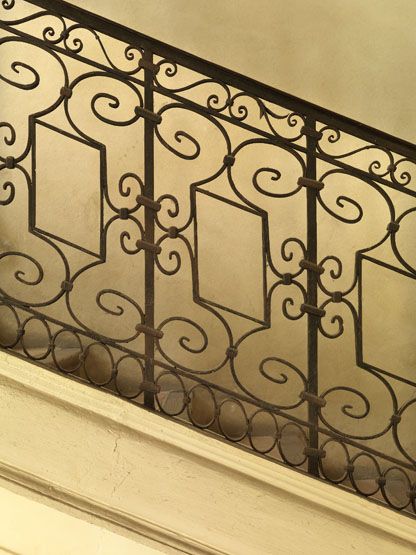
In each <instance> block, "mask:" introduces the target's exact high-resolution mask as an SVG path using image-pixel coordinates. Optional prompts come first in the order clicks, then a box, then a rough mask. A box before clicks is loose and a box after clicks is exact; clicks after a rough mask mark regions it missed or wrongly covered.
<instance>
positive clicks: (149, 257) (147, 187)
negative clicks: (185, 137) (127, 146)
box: [143, 48, 155, 409]
mask: <svg viewBox="0 0 416 555" xmlns="http://www.w3.org/2000/svg"><path fill="white" fill-rule="evenodd" d="M143 61H145V62H147V63H148V64H149V65H150V66H151V64H152V63H153V54H152V52H151V51H149V50H148V49H147V48H146V49H145V50H144V52H143ZM143 71H144V75H145V86H144V107H145V109H146V110H149V112H153V72H152V70H151V69H149V68H148V67H145V68H144V70H143ZM144 194H145V196H146V197H147V198H149V199H152V200H153V198H154V122H153V121H152V120H151V119H149V118H144ZM144 211H145V220H144V227H145V241H146V242H147V243H151V244H153V243H154V237H155V229H154V225H155V221H154V219H155V213H154V210H153V209H151V208H150V207H148V206H144ZM154 257H155V253H154V252H152V251H151V250H145V325H146V326H147V327H148V328H150V329H153V328H154V319H155V317H154V310H155V308H154V296H155V285H154V273H155V260H154ZM154 350H155V338H154V336H153V335H151V334H148V333H147V334H146V336H145V355H146V361H145V381H146V382H147V383H148V384H151V383H154ZM144 404H145V406H146V407H147V408H150V409H154V408H155V394H154V392H153V391H145V392H144Z"/></svg>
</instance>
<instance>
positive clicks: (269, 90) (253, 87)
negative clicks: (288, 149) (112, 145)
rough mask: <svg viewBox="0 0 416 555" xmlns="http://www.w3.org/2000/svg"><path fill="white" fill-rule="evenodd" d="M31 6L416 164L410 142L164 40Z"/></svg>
mask: <svg viewBox="0 0 416 555" xmlns="http://www.w3.org/2000/svg"><path fill="white" fill-rule="evenodd" d="M28 2H29V3H30V4H33V5H35V6H38V7H40V8H43V9H47V10H49V11H52V12H57V13H59V15H61V16H63V17H67V18H69V19H72V20H74V21H77V22H80V23H83V24H85V25H87V26H88V27H92V28H94V29H95V30H96V31H99V32H102V33H104V34H106V35H109V36H111V37H113V38H115V39H118V40H121V41H124V42H128V43H130V44H132V45H135V46H140V47H143V48H149V49H151V50H152V51H153V53H154V54H156V55H158V56H162V57H165V58H168V59H173V60H174V61H175V62H177V63H179V64H182V65H183V66H185V67H187V68H189V69H191V70H194V71H198V72H201V73H203V74H204V75H207V76H208V77H212V78H214V79H219V80H220V81H225V82H226V83H228V84H229V85H231V86H233V87H236V88H239V89H243V90H244V91H246V92H248V93H250V94H253V95H255V96H259V97H261V98H263V99H264V100H267V101H270V102H276V103H277V104H279V105H281V106H282V107H284V108H287V109H289V110H293V111H296V112H299V113H302V114H304V115H306V116H310V117H312V118H315V119H317V120H319V121H321V122H322V123H324V124H327V125H335V126H336V127H338V128H339V129H340V130H342V131H345V132H346V133H350V134H352V135H355V136H357V137H359V138H361V139H364V140H366V141H368V142H371V143H373V144H374V145H377V146H379V147H382V148H387V149H389V150H390V149H391V150H393V151H395V152H397V153H398V154H401V155H403V156H405V157H408V158H410V159H413V160H415V161H416V145H415V144H413V143H411V142H409V141H406V140H403V139H400V138H398V137H395V136H393V135H390V134H389V133H385V132H384V131H380V130H378V129H376V128H374V127H371V126H369V125H366V124H364V123H361V122H359V121H356V120H354V119H352V118H349V117H346V116H343V115H340V114H337V113H336V112H333V111H331V110H328V109H326V108H322V107H320V106H318V105H316V104H313V103H312V102H308V101H306V100H302V99H300V98H297V97H296V96H294V95H291V94H289V93H286V92H283V91H280V90H279V89H276V88H274V87H271V86H270V85H265V84H264V83H260V82H259V81H256V80H255V79H252V78H250V77H246V76H245V75H242V74H240V73H238V72H235V71H232V70H229V69H226V68H224V67H222V66H220V65H218V64H215V63H213V62H209V61H207V60H204V59H202V58H199V57H198V56H195V55H193V54H189V53H188V52H185V51H184V50H181V49H179V48H176V47H174V46H170V45H168V44H166V43H164V42H162V41H160V40H157V39H154V38H151V37H149V36H147V35H145V34H143V33H140V32H138V31H135V30H133V29H130V28H128V27H125V26H124V25H121V24H119V23H115V22H114V21H111V20H109V19H106V18H104V17H102V16H99V15H97V14H94V13H92V12H89V11H87V10H85V9H83V8H79V7H77V6H74V5H73V4H70V3H69V2H65V1H63V0H28Z"/></svg>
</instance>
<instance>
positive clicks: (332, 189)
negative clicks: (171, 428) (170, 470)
mask: <svg viewBox="0 0 416 555" xmlns="http://www.w3.org/2000/svg"><path fill="white" fill-rule="evenodd" d="M1 6H2V7H1V12H0V13H1V18H0V50H1V51H2V52H1V57H2V60H7V61H6V63H4V62H3V65H2V73H1V74H0V79H1V81H2V85H1V86H2V87H3V88H2V92H1V93H0V94H1V95H2V96H1V98H2V103H3V108H2V109H0V131H1V134H2V137H1V145H0V172H2V176H4V178H3V181H2V185H1V188H0V189H1V191H2V192H1V196H0V206H1V209H2V218H1V219H0V226H1V228H0V233H1V239H0V247H1V252H0V271H1V274H0V346H1V348H2V349H6V350H8V351H10V352H12V353H14V354H16V356H22V357H25V358H28V359H30V360H32V361H34V362H36V363H39V364H42V365H43V366H45V367H46V368H49V369H52V370H55V371H59V372H61V373H64V374H67V375H70V376H72V377H74V378H76V379H79V380H83V381H88V382H89V383H91V384H93V385H95V386H97V387H102V388H105V389H107V390H109V391H112V392H113V393H115V394H118V395H120V396H121V397H124V398H125V399H127V400H130V401H131V402H134V403H137V404H139V405H144V406H146V407H147V408H148V409H151V410H156V411H158V412H161V413H164V414H165V415H168V416H170V417H172V418H177V419H178V420H181V421H184V422H187V423H190V424H192V425H194V426H196V427H197V428H200V429H203V430H207V431H209V432H211V433H214V434H217V435H221V436H222V437H224V438H226V439H227V440H229V441H232V442H235V443H238V444H240V445H241V446H242V447H245V448H248V449H251V450H253V451H255V452H257V453H259V454H261V455H263V456H267V457H269V458H272V459H274V460H277V461H281V462H284V463H285V464H287V465H290V466H292V467H295V468H297V469H299V470H303V471H305V472H308V473H310V474H312V475H314V476H317V477H320V478H323V479H325V480H328V481H330V482H333V483H334V484H337V485H340V486H341V487H345V488H347V489H349V490H353V491H355V492H357V493H360V494H362V495H365V496H366V497H370V498H372V499H375V500H376V501H382V502H385V503H386V504H388V505H389V506H390V507H393V508H395V509H399V510H403V511H404V512H406V513H409V514H412V513H414V512H415V511H416V505H415V499H416V494H415V491H416V443H415V441H414V440H413V435H414V434H413V424H414V422H415V420H414V415H412V410H414V409H415V408H416V396H415V387H416V380H415V378H414V371H415V370H416V368H415V366H416V364H415V360H414V357H413V355H412V352H413V350H412V349H410V350H409V349H407V350H406V347H407V346H408V345H409V344H410V341H411V340H409V339H406V337H407V336H406V333H407V335H409V333H410V335H411V334H412V333H413V332H412V331H411V330H410V327H409V326H410V325H411V323H412V322H411V320H412V319H411V312H410V313H409V311H410V309H409V308H408V304H409V303H408V299H406V298H405V299H403V295H408V293H407V292H408V290H409V287H410V288H411V287H412V286H413V284H414V283H415V282H414V280H415V279H416V267H415V264H414V262H413V261H414V257H415V250H414V248H413V246H412V243H411V241H412V237H413V236H414V221H413V225H412V218H414V216H415V214H416V205H415V197H416V187H415V183H416V180H415V179H413V177H414V175H413V174H414V172H415V165H416V147H415V146H414V145H412V144H409V143H407V142H405V141H402V140H399V139H396V138H394V137H391V136H389V135H387V134H385V133H382V132H380V131H377V130H375V129H372V128H370V127H367V126H364V125H362V124H360V123H357V122H354V121H352V120H350V119H348V118H344V117H342V116H339V115H337V114H334V113H331V112H329V111H327V110H324V109H322V108H319V107H317V106H315V105H312V104H310V103H307V102H304V101H302V100H299V99H297V98H294V97H292V96H290V95H287V94H285V93H282V92H280V91H277V90H275V89H273V88H270V87H267V86H265V85H261V84H260V83H257V82H255V81H253V80H251V79H248V78H246V77H243V76H241V75H238V74H236V73H233V72H231V71H229V70H226V69H223V68H221V67H219V66H216V65H214V64H211V63H208V62H206V61H203V60H201V59H198V58H196V57H194V56H192V55H189V54H186V53H184V52H182V51H180V50H177V49H175V48H172V47H170V46H167V45H165V44H162V43H160V42H158V41H156V40H153V39H151V38H149V37H146V36H144V35H141V34H140V33H137V32H135V31H132V30H130V29H127V28H125V27H122V26H120V25H117V24H114V23H113V22H110V21H107V20H105V19H103V18H100V17H97V16H95V15H93V14H90V13H88V12H86V11H84V10H82V9H79V8H75V7H73V6H71V5H70V4H67V3H66V2H58V1H56V0H28V1H23V0H22V1H21V2H18V1H17V0H16V1H15V0H3V2H2V4H1ZM38 93H39V94H38ZM3 95H4V96H3ZM19 95H20V96H19ZM22 95H25V96H22ZM3 98H6V99H8V100H6V101H4V102H3ZM15 98H17V101H18V102H19V104H18V106H16V105H14V104H13V102H14V99H15ZM17 108H18V109H17ZM16 122H17V123H16ZM59 141H68V142H66V143H61V144H62V145H63V146H62V148H61V150H60V152H59V153H58V154H57V158H59V160H58V159H56V158H55V159H51V158H50V157H49V158H48V153H49V155H50V156H54V153H55V150H54V148H55V147H54V145H57V144H59ZM204 143H205V144H204ZM43 144H46V154H45V152H43V153H42V145H43ZM65 145H67V146H65ZM75 145H76V146H75ZM56 148H58V147H56ZM73 149H77V150H73ZM131 151H133V154H131ZM70 153H71V154H70ZM71 156H73V157H74V159H71ZM68 158H69V159H68ZM60 164H63V165H62V167H65V168H66V170H65V171H61V172H59V170H58V169H56V170H54V171H55V175H52V174H51V173H48V171H49V172H50V168H59V167H61V166H60ZM65 164H66V165H65ZM48 168H49V169H48ZM68 168H69V169H68ZM94 171H96V173H97V177H96V179H95V181H94V178H93V177H91V176H93V175H94V174H93V172H94ZM66 172H68V175H67V174H66ZM87 176H88V177H87ZM95 183H96V187H94V185H95ZM88 187H91V190H88ZM78 201H79V203H80V205H78V204H77V202H78ZM90 202H91V205H90V204H88V203H90ZM54 203H55V204H54ZM68 203H71V206H67V204H68ZM86 204H88V206H87V209H85V211H84V212H83V210H84V208H85V205H86ZM48 209H49V211H50V210H52V211H53V210H55V211H56V213H54V214H52V215H51V214H50V213H48ZM81 212H82V214H81V215H79V213H81ZM85 222H87V223H85ZM84 224H85V228H84V227H83V226H84ZM363 225H365V227H363ZM355 229H356V230H358V231H354V230H355ZM227 243H229V248H227ZM412 249H413V250H412ZM250 272H252V274H251V275H250ZM394 279H399V280H401V281H400V285H399V286H397V285H395V284H394ZM375 283H377V286H376V287H375V286H374V284H375ZM390 294H391V296H392V298H388V296H389V295H390ZM377 295H380V296H382V298H379V299H377ZM395 318H396V320H395ZM397 322H398V324H397ZM397 325H398V326H399V329H397V330H396V326H397ZM383 326H385V327H383ZM400 326H402V327H400ZM392 329H393V332H394V331H396V335H394V334H393V335H394V338H395V337H396V336H397V337H398V339H397V347H396V348H395V349H396V350H394V349H393V359H392V360H390V359H389V357H388V354H389V353H391V352H392V349H391V348H390V347H389V346H388V349H387V351H386V352H385V351H384V350H383V349H384V344H387V343H388V342H389V341H390V342H391V340H392V339H391V338H392ZM409 330H410V331H409ZM383 334H385V335H383ZM369 344H374V345H375V347H374V346H373V347H372V348H370V349H369V348H368V345H369ZM402 351H403V353H404V355H403V356H404V359H403V362H399V358H400V357H399V355H400V354H401V352H402ZM408 351H409V352H408ZM386 353H387V354H386ZM412 365H413V366H412Z"/></svg>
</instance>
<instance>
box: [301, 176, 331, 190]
mask: <svg viewBox="0 0 416 555" xmlns="http://www.w3.org/2000/svg"><path fill="white" fill-rule="evenodd" d="M298 185H301V186H302V187H308V188H309V189H316V190H317V191H320V190H321V189H323V188H324V186H325V185H324V183H322V181H317V180H316V179H310V178H309V177H299V179H298Z"/></svg>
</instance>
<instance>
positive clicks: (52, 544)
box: [0, 482, 166, 555]
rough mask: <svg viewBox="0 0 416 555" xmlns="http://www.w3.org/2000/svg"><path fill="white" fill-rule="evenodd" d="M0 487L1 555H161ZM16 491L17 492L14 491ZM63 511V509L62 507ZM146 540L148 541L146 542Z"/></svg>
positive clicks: (24, 492)
mask: <svg viewBox="0 0 416 555" xmlns="http://www.w3.org/2000/svg"><path fill="white" fill-rule="evenodd" d="M5 485H6V486H7V485H8V486H9V487H12V489H11V490H10V489H6V487H4V484H3V483H2V487H0V519H1V524H0V554H1V555H57V554H58V553H59V555H84V554H85V555H115V554H116V553H119V554H120V555H121V554H122V555H161V554H162V553H166V551H165V550H164V549H163V547H162V548H161V549H162V550H161V551H159V549H157V548H156V549H155V548H152V547H149V546H148V545H146V544H140V543H139V537H138V536H136V537H135V540H132V539H128V538H125V537H123V536H122V535H121V534H120V533H115V532H111V531H110V530H107V529H105V528H103V526H100V525H97V524H93V523H92V522H88V520H87V519H86V515H85V514H84V515H83V517H84V518H83V519H81V518H76V517H74V516H72V515H70V514H68V510H67V512H63V511H62V510H58V509H56V508H55V507H52V506H48V505H46V504H45V498H44V497H40V496H38V497H37V498H33V497H34V496H33V494H32V498H29V497H28V495H30V494H28V491H27V490H25V489H22V488H21V489H20V490H16V487H14V488H13V486H11V485H10V483H9V484H8V483H7V482H6V483H5ZM14 490H16V491H14ZM61 509H62V507H61ZM144 541H146V540H144Z"/></svg>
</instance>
